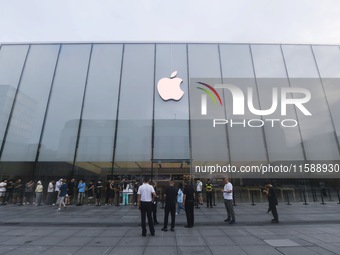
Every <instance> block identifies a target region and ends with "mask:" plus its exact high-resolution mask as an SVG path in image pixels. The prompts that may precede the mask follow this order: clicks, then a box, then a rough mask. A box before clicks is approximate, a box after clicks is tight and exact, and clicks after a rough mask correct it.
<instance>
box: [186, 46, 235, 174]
mask: <svg viewBox="0 0 340 255" xmlns="http://www.w3.org/2000/svg"><path fill="white" fill-rule="evenodd" d="M188 54H189V77H190V118H191V125H190V131H191V150H192V160H193V167H195V166H198V165H202V164H206V163H207V161H208V162H222V163H223V164H224V163H226V162H228V161H229V155H228V154H229V153H228V140H227V128H226V126H222V125H221V126H217V127H216V128H214V127H213V125H212V119H214V118H217V119H225V112H224V109H223V107H221V106H220V105H219V104H218V105H215V104H214V103H213V102H212V100H207V115H202V114H201V98H202V95H203V94H204V92H203V91H202V90H201V89H198V88H197V87H199V88H202V89H204V88H203V87H204V86H201V84H199V83H197V82H202V83H206V84H208V85H211V86H213V85H214V84H215V83H216V82H221V80H220V77H221V72H220V70H221V68H220V61H219V53H218V45H216V44H209V45H207V44H206V45H204V44H190V45H189V46H188ZM209 164H210V163H209Z"/></svg>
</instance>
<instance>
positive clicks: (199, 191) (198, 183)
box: [196, 179, 203, 205]
mask: <svg viewBox="0 0 340 255" xmlns="http://www.w3.org/2000/svg"><path fill="white" fill-rule="evenodd" d="M202 190H203V183H202V182H201V180H200V179H198V180H197V181H196V193H197V203H199V204H200V205H203V196H202Z"/></svg>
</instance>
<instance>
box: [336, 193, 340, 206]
mask: <svg viewBox="0 0 340 255" xmlns="http://www.w3.org/2000/svg"><path fill="white" fill-rule="evenodd" d="M336 193H337V194H338V200H339V202H338V205H340V194H339V190H338V189H337V190H336Z"/></svg>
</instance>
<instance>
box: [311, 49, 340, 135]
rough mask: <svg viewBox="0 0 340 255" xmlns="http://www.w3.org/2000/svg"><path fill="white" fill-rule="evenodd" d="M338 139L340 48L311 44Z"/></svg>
mask: <svg viewBox="0 0 340 255" xmlns="http://www.w3.org/2000/svg"><path fill="white" fill-rule="evenodd" d="M313 51H314V54H315V58H316V62H317V65H318V68H319V72H320V76H321V78H322V83H323V87H324V90H325V93H326V96H327V101H328V105H329V108H330V111H331V115H332V118H333V122H334V126H335V131H336V135H337V137H338V141H339V139H340V111H339V109H340V98H339V95H340V79H339V78H340V49H339V47H338V46H313Z"/></svg>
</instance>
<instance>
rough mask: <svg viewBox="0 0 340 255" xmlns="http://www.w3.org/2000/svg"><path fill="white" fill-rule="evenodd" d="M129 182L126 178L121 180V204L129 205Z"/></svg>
mask: <svg viewBox="0 0 340 255" xmlns="http://www.w3.org/2000/svg"><path fill="white" fill-rule="evenodd" d="M129 187H130V186H129V183H128V181H127V180H126V179H124V181H123V185H122V186H121V188H122V190H121V191H122V205H129Z"/></svg>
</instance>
